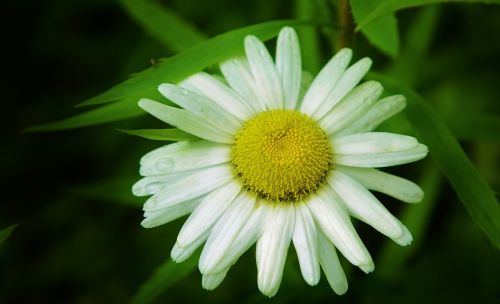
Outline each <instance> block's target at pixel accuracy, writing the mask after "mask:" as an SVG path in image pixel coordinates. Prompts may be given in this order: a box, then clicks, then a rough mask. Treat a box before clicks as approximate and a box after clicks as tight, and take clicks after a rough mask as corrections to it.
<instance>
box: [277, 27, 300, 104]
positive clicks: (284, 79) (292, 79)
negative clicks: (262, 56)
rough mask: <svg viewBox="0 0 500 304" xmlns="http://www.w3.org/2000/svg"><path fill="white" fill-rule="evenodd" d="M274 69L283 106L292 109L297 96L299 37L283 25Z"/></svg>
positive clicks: (298, 89)
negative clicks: (278, 81) (279, 86)
mask: <svg viewBox="0 0 500 304" xmlns="http://www.w3.org/2000/svg"><path fill="white" fill-rule="evenodd" d="M276 71H277V72H278V75H279V76H280V79H281V85H282V88H283V95H284V108H285V109H292V110H293V109H295V105H296V104H297V100H298V97H299V91H300V79H301V73H302V62H301V58H300V46H299V38H298V37H297V33H296V32H295V30H294V29H293V28H291V27H284V28H283V29H282V30H281V31H280V33H279V36H278V44H277V46H276Z"/></svg>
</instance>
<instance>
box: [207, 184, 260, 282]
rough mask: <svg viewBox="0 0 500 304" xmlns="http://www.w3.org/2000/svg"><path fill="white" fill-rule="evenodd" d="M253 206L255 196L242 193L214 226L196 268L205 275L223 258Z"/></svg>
mask: <svg viewBox="0 0 500 304" xmlns="http://www.w3.org/2000/svg"><path fill="white" fill-rule="evenodd" d="M254 206H255V196H253V195H252V194H249V193H247V192H246V191H242V192H241V193H240V195H239V196H238V197H237V198H236V199H235V200H234V201H233V203H232V204H231V205H230V206H229V207H228V208H227V209H226V211H225V212H224V214H222V216H221V217H220V218H219V220H218V221H217V223H216V224H215V225H214V228H213V230H212V233H211V234H210V236H209V237H208V240H207V243H206V244H205V247H204V248H203V251H202V252H201V256H200V261H199V264H198V267H199V269H200V272H201V273H207V272H208V269H210V268H214V267H215V266H214V265H216V264H218V263H219V261H220V260H222V259H223V258H224V255H225V254H226V252H227V250H228V249H229V247H230V246H231V244H232V243H233V241H234V240H235V239H236V237H237V236H238V234H239V232H240V230H241V228H242V227H243V226H244V225H245V222H246V221H247V220H248V218H249V217H250V215H251V213H252V210H253V209H254Z"/></svg>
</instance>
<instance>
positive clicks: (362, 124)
mask: <svg viewBox="0 0 500 304" xmlns="http://www.w3.org/2000/svg"><path fill="white" fill-rule="evenodd" d="M405 106H406V98H405V97H404V96H403V95H392V96H388V97H385V98H382V99H380V100H379V101H377V102H376V103H375V104H374V105H373V106H371V108H370V109H369V110H368V111H366V112H365V113H364V114H363V115H362V116H361V117H359V118H358V119H356V121H354V122H353V123H352V124H350V125H348V126H346V127H345V128H343V129H341V130H340V131H338V132H335V134H333V136H335V137H341V136H345V135H349V134H353V133H362V132H370V131H373V130H374V129H375V128H376V127H378V126H379V125H380V124H381V123H382V122H384V121H386V120H387V119H389V118H391V117H392V116H394V115H396V114H397V113H399V112H401V111H402V110H403V109H404V108H405Z"/></svg>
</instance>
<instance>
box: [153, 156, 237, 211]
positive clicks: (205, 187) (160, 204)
mask: <svg viewBox="0 0 500 304" xmlns="http://www.w3.org/2000/svg"><path fill="white" fill-rule="evenodd" d="M231 179H233V174H232V172H231V167H230V166H227V165H219V166H215V167H210V168H207V169H203V170H200V171H198V172H196V173H193V174H191V175H189V176H186V177H184V178H183V179H180V180H178V181H176V182H174V183H172V184H169V185H167V186H166V187H165V188H163V189H162V190H161V191H159V192H157V193H156V194H155V195H153V196H152V197H150V198H149V199H148V200H147V201H146V203H144V208H143V209H144V210H145V211H154V210H159V209H163V208H167V207H170V206H173V205H176V204H179V203H182V202H184V201H188V200H191V199H194V198H197V197H200V196H203V195H205V194H207V193H209V192H211V191H212V190H214V189H217V188H218V187H220V186H222V185H224V184H225V183H227V182H228V181H230V180H231Z"/></svg>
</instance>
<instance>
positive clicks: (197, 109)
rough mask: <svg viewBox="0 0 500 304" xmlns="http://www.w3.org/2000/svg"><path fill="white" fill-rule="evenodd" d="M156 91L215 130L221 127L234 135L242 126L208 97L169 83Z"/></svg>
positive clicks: (237, 119)
mask: <svg viewBox="0 0 500 304" xmlns="http://www.w3.org/2000/svg"><path fill="white" fill-rule="evenodd" d="M158 91H160V93H161V94H162V95H163V96H165V97H166V98H168V99H170V100H171V101H172V102H174V103H176V104H177V105H179V106H181V107H183V108H184V109H186V110H188V111H190V112H192V113H193V114H195V115H196V116H198V117H200V118H201V119H203V120H205V121H206V122H208V123H209V124H211V125H212V126H214V127H216V128H219V126H222V128H223V129H224V132H226V133H229V134H231V135H234V134H236V132H237V131H238V130H239V129H240V128H241V126H242V121H241V120H240V119H239V118H236V117H235V116H233V115H232V114H231V112H230V111H229V110H227V108H223V107H222V106H221V105H219V104H217V103H215V102H214V101H212V100H211V99H210V98H208V97H205V96H202V95H199V94H197V93H195V92H193V91H190V90H188V89H184V88H181V87H180V86H176V85H173V84H169V83H163V84H161V85H160V86H159V87H158Z"/></svg>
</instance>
